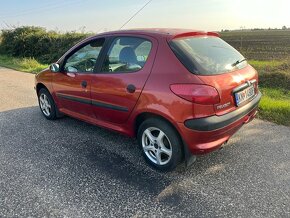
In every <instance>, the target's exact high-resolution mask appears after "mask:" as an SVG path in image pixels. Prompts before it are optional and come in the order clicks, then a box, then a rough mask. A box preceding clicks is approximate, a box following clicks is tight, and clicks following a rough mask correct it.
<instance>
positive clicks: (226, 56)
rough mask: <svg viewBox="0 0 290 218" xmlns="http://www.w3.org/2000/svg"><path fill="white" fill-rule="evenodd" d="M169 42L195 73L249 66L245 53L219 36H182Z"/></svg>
mask: <svg viewBox="0 0 290 218" xmlns="http://www.w3.org/2000/svg"><path fill="white" fill-rule="evenodd" d="M169 44H170V47H171V49H172V50H173V51H174V53H175V55H176V56H177V58H178V59H179V60H180V61H181V62H182V63H183V64H184V65H185V67H186V68H187V69H188V70H189V71H190V72H192V73H195V74H200V75H215V74H223V73H227V72H231V71H233V70H236V69H242V68H244V67H246V66H247V62H246V61H245V58H244V57H243V55H241V54H240V53H239V52H238V51H237V50H236V49H234V48H233V47H232V46H230V45H229V44H228V43H226V42H225V41H223V40H222V39H220V38H218V37H211V36H206V37H190V38H180V39H174V40H172V41H171V42H170V43H169ZM238 62H239V63H238Z"/></svg>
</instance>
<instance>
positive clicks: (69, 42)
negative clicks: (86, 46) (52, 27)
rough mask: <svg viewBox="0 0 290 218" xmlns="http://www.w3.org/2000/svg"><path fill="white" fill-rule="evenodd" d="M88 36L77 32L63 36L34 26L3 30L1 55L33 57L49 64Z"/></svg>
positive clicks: (0, 44)
mask: <svg viewBox="0 0 290 218" xmlns="http://www.w3.org/2000/svg"><path fill="white" fill-rule="evenodd" d="M88 36H89V35H88V34H82V33H75V32H70V33H63V34H61V33H58V32H55V31H47V30H46V29H45V28H42V27H33V26H24V27H19V28H15V29H12V30H2V33H1V42H0V53H1V54H5V55H10V56H14V57H33V58H35V59H36V60H37V61H39V62H41V63H46V64H47V63H52V62H55V61H56V60H57V59H58V58H60V57H61V56H62V55H63V54H64V53H65V52H66V51H67V50H68V49H69V48H70V47H72V46H73V45H75V44H76V43H77V42H79V41H80V40H82V39H84V38H86V37H88Z"/></svg>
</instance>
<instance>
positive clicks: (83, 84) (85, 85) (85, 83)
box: [81, 80, 88, 88]
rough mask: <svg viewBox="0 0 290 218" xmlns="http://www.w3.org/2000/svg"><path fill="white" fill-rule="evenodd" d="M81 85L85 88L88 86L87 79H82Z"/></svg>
mask: <svg viewBox="0 0 290 218" xmlns="http://www.w3.org/2000/svg"><path fill="white" fill-rule="evenodd" d="M81 85H82V87H83V88H87V86H88V83H87V81H85V80H84V81H82V83H81Z"/></svg>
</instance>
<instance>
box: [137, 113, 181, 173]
mask: <svg viewBox="0 0 290 218" xmlns="http://www.w3.org/2000/svg"><path fill="white" fill-rule="evenodd" d="M137 140H138V144H139V146H140V147H141V150H142V154H143V156H144V158H145V160H146V162H147V163H149V165H150V166H152V167H153V168H155V169H158V170H160V171H171V170H173V169H174V168H176V166H177V165H178V164H179V163H180V162H181V160H182V141H181V139H180V137H179V135H178V133H177V132H176V130H175V129H174V128H173V127H172V126H171V125H170V124H168V123H167V122H166V121H164V120H161V119H156V118H149V119H147V120H145V121H144V122H143V123H142V124H141V125H140V127H139V129H138V134H137Z"/></svg>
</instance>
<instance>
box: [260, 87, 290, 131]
mask: <svg viewBox="0 0 290 218" xmlns="http://www.w3.org/2000/svg"><path fill="white" fill-rule="evenodd" d="M261 92H262V93H263V97H262V99H261V102H260V105H259V118H261V119H264V120H269V121H271V122H275V123H277V124H282V125H286V126H290V91H289V90H282V89H273V88H261Z"/></svg>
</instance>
